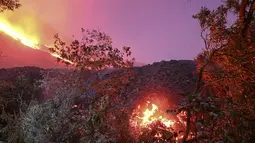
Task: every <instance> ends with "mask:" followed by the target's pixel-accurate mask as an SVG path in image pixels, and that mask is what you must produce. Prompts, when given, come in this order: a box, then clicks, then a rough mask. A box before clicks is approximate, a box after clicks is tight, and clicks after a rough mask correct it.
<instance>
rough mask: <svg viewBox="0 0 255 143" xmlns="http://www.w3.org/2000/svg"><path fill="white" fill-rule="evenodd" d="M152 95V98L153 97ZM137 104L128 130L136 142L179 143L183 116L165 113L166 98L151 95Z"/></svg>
mask: <svg viewBox="0 0 255 143" xmlns="http://www.w3.org/2000/svg"><path fill="white" fill-rule="evenodd" d="M153 95H154V96H153ZM144 100H145V101H146V100H147V101H146V102H145V101H142V102H141V103H138V104H137V105H136V107H135V109H134V110H133V112H132V115H131V117H130V121H129V122H130V123H129V124H130V128H131V130H132V131H133V134H134V136H135V138H136V140H137V141H143V142H162V141H164V142H171V143H174V142H178V141H179V142H180V139H181V138H182V136H183V130H185V127H186V126H185V120H184V119H185V114H178V115H174V114H171V113H167V112H166V111H167V109H169V107H172V106H170V103H169V102H168V98H167V97H160V96H159V95H158V94H152V95H151V96H150V100H148V99H147V98H144ZM183 117H184V118H183Z"/></svg>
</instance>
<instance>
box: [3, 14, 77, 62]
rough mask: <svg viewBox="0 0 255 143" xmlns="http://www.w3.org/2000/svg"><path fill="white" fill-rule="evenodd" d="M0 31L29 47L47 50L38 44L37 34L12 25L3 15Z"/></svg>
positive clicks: (56, 55) (52, 54)
mask: <svg viewBox="0 0 255 143" xmlns="http://www.w3.org/2000/svg"><path fill="white" fill-rule="evenodd" d="M0 31H2V32H3V33H5V34H6V35H8V36H10V37H12V38H13V39H15V40H18V41H20V42H21V43H22V44H23V45H25V46H27V47H29V48H33V49H36V50H41V51H44V52H47V51H45V50H42V49H41V47H42V46H44V45H40V44H39V37H38V36H35V35H33V36H31V35H28V34H26V31H25V30H23V29H22V28H21V27H17V26H13V25H12V24H11V23H10V22H9V21H8V20H6V19H5V18H3V17H1V18H0ZM44 47H46V46H44ZM47 48H49V47H47ZM49 54H50V55H51V56H53V57H56V58H60V59H62V60H64V61H66V62H69V63H70V64H73V62H71V61H70V60H67V59H64V58H62V57H61V56H60V55H58V54H54V53H49Z"/></svg>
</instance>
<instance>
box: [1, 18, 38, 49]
mask: <svg viewBox="0 0 255 143" xmlns="http://www.w3.org/2000/svg"><path fill="white" fill-rule="evenodd" d="M0 31H3V32H4V33H6V34H7V35H9V36H11V37H12V38H13V39H15V40H20V42H21V43H22V44H24V45H26V46H28V47H31V48H33V49H39V47H38V40H37V39H36V38H34V39H29V38H27V37H26V36H25V34H23V32H22V31H20V30H18V28H14V27H12V26H11V25H10V24H8V22H5V21H3V20H1V21H0Z"/></svg>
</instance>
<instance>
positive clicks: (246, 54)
mask: <svg viewBox="0 0 255 143" xmlns="http://www.w3.org/2000/svg"><path fill="white" fill-rule="evenodd" d="M254 10H255V1H254V0H242V1H241V2H239V1H238V0H224V1H223V3H222V5H220V6H219V7H218V8H217V9H215V10H209V9H208V8H206V7H202V8H201V10H200V12H199V13H198V14H196V15H194V16H193V17H194V18H195V19H197V20H198V21H199V23H200V26H201V38H202V39H203V40H204V43H205V48H204V51H203V53H201V54H200V55H199V56H198V57H197V58H196V61H197V63H198V67H197V71H198V74H199V77H198V80H197V88H196V90H195V91H194V93H193V94H192V95H190V96H189V99H188V100H187V101H185V102H184V103H183V106H181V108H180V110H185V111H187V113H188V115H187V128H186V133H185V135H184V138H183V141H184V142H192V141H198V140H200V142H201V141H203V142H217V141H218V142H219V141H220V142H254V133H255V123H254V121H255V116H254V115H255V106H254V105H255V104H254V103H255V92H254V91H255V66H254V62H255V19H254V18H255V14H254ZM229 15H230V16H231V17H234V22H233V23H230V22H229V21H228V16H229ZM231 20H232V19H231ZM202 80H203V82H202ZM191 126H194V127H195V128H193V129H191Z"/></svg>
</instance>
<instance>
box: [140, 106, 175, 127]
mask: <svg viewBox="0 0 255 143" xmlns="http://www.w3.org/2000/svg"><path fill="white" fill-rule="evenodd" d="M147 103H148V104H150V102H149V101H148V102H147ZM148 104H147V105H148ZM151 105H152V109H151V110H150V109H148V108H147V109H145V111H144V112H143V117H139V116H138V118H140V119H141V120H142V121H141V123H140V125H142V126H143V127H146V126H147V125H149V124H151V123H153V122H155V121H161V122H162V123H163V124H164V125H165V126H166V127H171V126H172V125H173V124H174V121H171V120H169V119H167V118H164V117H163V116H162V115H161V114H159V113H158V111H159V109H158V106H157V105H155V104H151Z"/></svg>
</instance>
